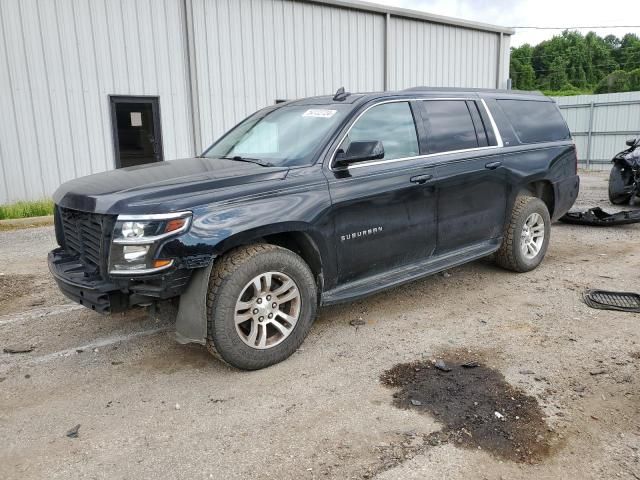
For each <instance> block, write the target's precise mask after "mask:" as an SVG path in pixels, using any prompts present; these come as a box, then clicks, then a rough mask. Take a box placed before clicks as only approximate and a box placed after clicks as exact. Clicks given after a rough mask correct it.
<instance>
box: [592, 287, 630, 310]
mask: <svg viewBox="0 0 640 480" xmlns="http://www.w3.org/2000/svg"><path fill="white" fill-rule="evenodd" d="M582 298H583V300H584V303H586V304H587V305H588V306H589V307H591V308H598V309H601V310H616V311H619V312H632V313H640V295H639V294H637V293H631V292H610V291H607V290H586V291H585V292H583V294H582Z"/></svg>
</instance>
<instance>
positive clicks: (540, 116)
mask: <svg viewBox="0 0 640 480" xmlns="http://www.w3.org/2000/svg"><path fill="white" fill-rule="evenodd" d="M498 104H499V105H500V106H501V107H502V110H503V111H504V113H505V115H506V116H507V118H508V119H509V121H510V122H511V125H513V128H514V129H515V131H516V135H518V138H519V139H520V141H521V142H522V143H540V142H555V141H558V140H569V139H570V138H571V135H570V133H569V129H568V128H567V124H566V122H565V121H564V118H562V115H561V114H560V111H559V110H558V107H556V105H555V103H553V102H538V101H535V100H498Z"/></svg>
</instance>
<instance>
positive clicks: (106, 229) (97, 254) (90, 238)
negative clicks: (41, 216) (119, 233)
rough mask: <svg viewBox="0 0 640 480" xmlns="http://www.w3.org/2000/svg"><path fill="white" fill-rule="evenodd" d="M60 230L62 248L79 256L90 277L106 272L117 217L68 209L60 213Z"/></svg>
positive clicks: (58, 220) (59, 209) (58, 219)
mask: <svg viewBox="0 0 640 480" xmlns="http://www.w3.org/2000/svg"><path fill="white" fill-rule="evenodd" d="M56 214H57V216H58V218H57V219H56V224H57V225H56V226H59V229H61V230H62V239H61V240H62V242H61V246H62V247H63V248H64V249H65V251H66V252H67V253H70V254H73V255H77V256H78V257H79V259H80V260H81V262H82V263H83V264H84V266H85V267H86V269H87V273H88V274H101V273H103V272H105V271H106V268H107V259H108V256H109V244H110V241H111V234H112V231H113V225H114V223H115V216H114V215H101V214H97V213H88V212H81V211H79V210H71V209H68V208H61V207H58V208H57V209H56Z"/></svg>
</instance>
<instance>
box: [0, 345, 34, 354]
mask: <svg viewBox="0 0 640 480" xmlns="http://www.w3.org/2000/svg"><path fill="white" fill-rule="evenodd" d="M34 348H35V347H34V346H33V345H12V346H10V347H4V348H3V349H2V351H3V352H4V353H11V354H15V353H29V352H33V350H34Z"/></svg>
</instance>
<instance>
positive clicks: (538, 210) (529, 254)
mask: <svg viewBox="0 0 640 480" xmlns="http://www.w3.org/2000/svg"><path fill="white" fill-rule="evenodd" d="M550 237H551V219H550V216H549V210H548V209H547V206H546V205H545V203H544V202H543V201H542V200H540V199H539V198H536V197H528V196H518V197H517V198H516V201H515V203H514V205H513V210H512V211H511V218H510V219H509V222H508V223H507V225H506V228H505V232H504V239H503V241H502V245H501V246H500V249H499V250H498V251H497V252H496V263H497V264H498V265H500V266H501V267H503V268H506V269H508V270H513V271H514V272H528V271H530V270H533V269H534V268H536V267H537V266H538V265H540V262H542V259H543V258H544V255H545V253H546V252H547V247H548V246H549V238H550Z"/></svg>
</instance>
